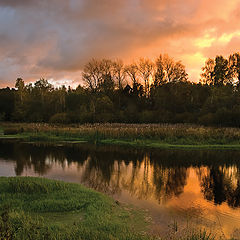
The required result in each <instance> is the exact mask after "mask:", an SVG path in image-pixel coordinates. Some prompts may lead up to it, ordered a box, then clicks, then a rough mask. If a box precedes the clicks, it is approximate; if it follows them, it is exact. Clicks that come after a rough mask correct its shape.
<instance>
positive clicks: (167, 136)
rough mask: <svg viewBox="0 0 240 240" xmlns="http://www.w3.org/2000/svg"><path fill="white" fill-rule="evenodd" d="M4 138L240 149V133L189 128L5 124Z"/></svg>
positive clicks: (131, 125)
mask: <svg viewBox="0 0 240 240" xmlns="http://www.w3.org/2000/svg"><path fill="white" fill-rule="evenodd" d="M1 129H2V134H1V135H0V138H5V139H9V138H10V139H24V140H26V141H61V142H64V141H71V142H75V143H78V142H91V143H103V144H119V145H131V146H141V147H155V148H230V149H240V129H238V128H215V127H203V126H198V125H186V124H176V125H169V124H93V125H90V124H87V125H61V126H60V125H49V124H17V123H15V124H13V123H11V124H9V123H2V124H1Z"/></svg>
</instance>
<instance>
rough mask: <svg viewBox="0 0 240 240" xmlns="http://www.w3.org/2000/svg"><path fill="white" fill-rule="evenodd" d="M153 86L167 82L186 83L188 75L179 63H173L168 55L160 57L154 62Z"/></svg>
mask: <svg viewBox="0 0 240 240" xmlns="http://www.w3.org/2000/svg"><path fill="white" fill-rule="evenodd" d="M155 66H156V69H155V74H154V84H153V85H154V86H159V85H161V84H164V83H168V82H182V81H187V79H188V74H187V73H186V70H185V66H184V65H183V64H182V63H181V61H178V62H175V61H174V59H173V58H170V57H169V56H168V55H166V54H164V55H160V56H159V57H158V58H157V59H156V61H155Z"/></svg>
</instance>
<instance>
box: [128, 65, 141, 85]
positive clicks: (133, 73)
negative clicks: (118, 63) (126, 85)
mask: <svg viewBox="0 0 240 240" xmlns="http://www.w3.org/2000/svg"><path fill="white" fill-rule="evenodd" d="M125 72H126V73H127V75H128V76H129V77H130V79H131V80H132V84H133V86H134V85H136V84H137V83H138V80H137V76H138V66H137V64H136V63H131V64H129V65H127V66H126V67H125Z"/></svg>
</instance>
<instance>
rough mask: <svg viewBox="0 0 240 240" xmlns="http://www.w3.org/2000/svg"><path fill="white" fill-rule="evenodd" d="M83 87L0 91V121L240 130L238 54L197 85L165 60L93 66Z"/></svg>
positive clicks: (216, 63) (42, 83)
mask: <svg viewBox="0 0 240 240" xmlns="http://www.w3.org/2000/svg"><path fill="white" fill-rule="evenodd" d="M82 83H83V84H82V85H79V86H78V87H77V88H76V89H72V88H71V87H69V88H66V87H65V86H62V87H60V88H54V87H53V86H52V85H51V84H50V83H49V82H48V81H47V80H45V79H40V80H38V81H36V82H35V83H34V84H31V83H30V84H25V82H24V81H23V79H21V78H18V79H17V80H16V85H15V88H14V89H10V88H4V89H0V120H1V121H17V122H50V123H95V122H123V123H199V124H204V125H221V126H240V91H239V89H240V88H239V86H240V54H239V53H234V54H232V55H230V56H229V57H228V58H227V59H226V58H224V57H223V56H217V57H216V58H215V59H208V60H207V62H206V64H205V66H204V67H203V68H202V74H201V79H200V81H199V83H193V82H190V81H189V80H188V74H187V72H186V70H185V66H184V65H183V64H182V63H181V62H176V61H175V60H174V59H172V58H170V57H169V56H167V55H160V56H159V57H158V58H157V59H156V60H155V61H151V60H149V59H139V60H138V61H137V62H136V63H132V64H129V65H125V64H124V63H123V62H122V61H121V60H116V61H112V60H108V59H102V60H96V59H92V60H91V61H89V62H88V63H87V64H86V65H85V67H84V69H83V72H82Z"/></svg>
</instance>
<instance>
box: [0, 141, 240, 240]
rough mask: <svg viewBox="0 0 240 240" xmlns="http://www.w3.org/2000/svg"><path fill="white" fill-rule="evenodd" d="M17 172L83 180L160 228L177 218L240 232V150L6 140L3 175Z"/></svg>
mask: <svg viewBox="0 0 240 240" xmlns="http://www.w3.org/2000/svg"><path fill="white" fill-rule="evenodd" d="M16 175H17V176H43V177H47V178H52V179H60V180H63V181H68V182H77V183H83V184H84V185H86V186H89V187H91V188H94V189H96V190H98V191H101V192H104V193H107V194H109V195H111V196H113V197H114V198H115V199H118V200H119V201H120V202H124V203H128V204H133V205H135V206H138V207H141V208H144V209H146V210H148V211H149V214H150V216H152V218H153V222H154V226H153V227H152V231H154V232H157V233H158V232H160V233H164V232H166V231H167V229H169V228H171V224H172V223H173V221H176V222H178V225H179V227H182V228H184V227H186V226H197V227H200V228H205V229H210V230H211V231H214V232H216V233H218V234H219V235H222V236H225V237H230V236H235V237H236V238H238V239H239V236H240V235H239V232H240V151H229V150H228V151H219V150H212V151H210V150H204V151H199V150H187V151H186V150H159V149H158V150H156V149H155V150H149V149H148V150H146V149H133V148H126V147H116V146H114V147H112V146H94V145H87V144H86V145H76V144H75V145H65V146H63V145H55V146H53V145H48V144H29V143H28V144H27V143H17V142H0V176H16Z"/></svg>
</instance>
